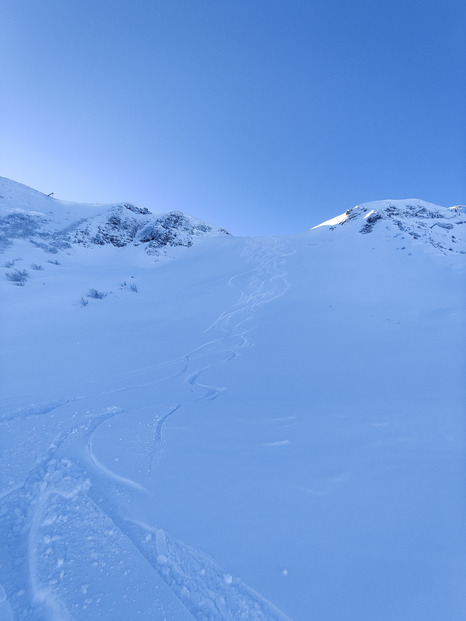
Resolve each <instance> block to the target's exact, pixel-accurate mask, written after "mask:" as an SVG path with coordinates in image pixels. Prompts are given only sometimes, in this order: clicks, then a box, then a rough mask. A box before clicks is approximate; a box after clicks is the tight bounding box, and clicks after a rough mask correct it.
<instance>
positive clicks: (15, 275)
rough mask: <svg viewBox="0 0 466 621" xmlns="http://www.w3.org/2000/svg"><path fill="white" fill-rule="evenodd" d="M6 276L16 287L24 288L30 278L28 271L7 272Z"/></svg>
mask: <svg viewBox="0 0 466 621" xmlns="http://www.w3.org/2000/svg"><path fill="white" fill-rule="evenodd" d="M5 276H6V277H7V278H8V280H11V282H14V283H15V285H18V286H19V287H22V286H23V285H24V283H25V282H26V280H27V279H28V278H29V274H28V273H27V271H26V270H14V271H13V272H5Z"/></svg>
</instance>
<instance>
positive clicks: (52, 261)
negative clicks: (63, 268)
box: [47, 259, 60, 265]
mask: <svg viewBox="0 0 466 621" xmlns="http://www.w3.org/2000/svg"><path fill="white" fill-rule="evenodd" d="M47 263H51V264H52V265H60V261H57V260H56V259H49V260H48V261H47Z"/></svg>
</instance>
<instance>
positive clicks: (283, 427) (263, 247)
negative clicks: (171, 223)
mask: <svg viewBox="0 0 466 621" xmlns="http://www.w3.org/2000/svg"><path fill="white" fill-rule="evenodd" d="M5 184H6V185H5ZM6 186H8V188H9V189H8V192H9V193H8V192H7V191H6V190H5V187H6ZM15 192H16V193H17V194H15ZM0 195H2V196H3V199H1V200H2V201H3V202H2V207H3V208H6V209H7V210H10V211H9V212H8V213H10V214H11V213H12V212H11V210H16V211H13V213H22V212H21V211H18V210H23V212H24V211H25V212H40V213H41V214H45V219H47V220H48V222H47V224H46V225H44V224H43V221H44V216H38V217H39V218H40V222H41V226H40V229H38V232H34V234H32V233H27V232H25V234H24V235H19V234H17V229H18V227H17V226H15V227H14V230H15V231H16V232H15V234H14V236H11V235H9V234H6V236H5V244H4V251H3V254H2V255H0V256H1V259H0V261H1V262H2V263H4V265H5V268H4V270H3V272H4V273H5V274H9V275H10V276H7V275H5V276H3V277H2V278H0V296H1V300H2V305H1V308H0V310H1V316H0V326H1V358H0V364H1V366H0V378H1V401H0V498H1V503H0V584H1V586H0V619H2V620H3V619H5V620H8V621H11V619H14V620H15V621H16V620H17V619H28V620H31V621H39V620H40V621H44V620H47V621H48V620H53V621H56V620H60V621H61V620H66V619H69V620H73V621H74V620H76V621H99V620H100V621H104V620H105V621H132V620H133V619H134V620H136V619H141V620H144V621H153V620H158V619H160V620H161V619H168V620H170V621H172V620H173V621H178V620H180V621H183V620H184V619H193V618H195V619H209V620H217V619H232V620H236V619H251V620H252V619H286V618H291V619H294V620H295V621H299V620H302V621H307V620H308V619H319V620H322V621H334V620H341V619H344V620H345V621H360V620H361V619H370V620H371V621H372V620H376V621H393V620H394V619H396V620H397V621H413V620H418V619H419V620H421V619H422V621H438V620H439V619H448V620H449V621H460V620H463V619H465V618H466V596H465V593H466V591H465V589H464V576H465V575H466V543H465V539H464V524H465V520H466V506H465V495H464V450H465V438H464V415H465V412H464V406H465V388H464V387H465V381H464V378H465V353H464V352H465V344H466V343H465V340H466V339H465V326H466V319H465V312H464V309H465V304H464V302H465V299H464V279H465V263H466V256H465V255H464V254H463V253H462V252H460V251H462V250H463V251H464V246H462V245H461V244H463V241H461V240H464V233H462V231H463V226H464V225H463V224H462V218H463V215H462V212H461V210H458V212H456V211H454V210H449V209H447V208H442V207H435V209H434V208H433V207H432V206H426V204H423V205H421V206H420V205H419V203H418V202H416V205H417V207H416V208H415V209H416V211H417V210H419V209H420V208H421V207H425V208H426V209H429V210H432V211H434V212H435V213H438V214H440V215H441V216H442V217H437V218H434V216H432V215H430V216H429V219H427V218H423V216H422V214H421V215H420V214H419V213H413V212H412V211H411V208H410V207H408V206H407V205H409V204H414V202H413V201H407V202H405V203H402V202H400V203H396V204H395V203H394V201H389V203H391V204H394V205H395V207H396V209H397V214H396V217H395V216H393V213H392V212H391V211H388V213H387V210H386V208H387V209H388V208H389V204H388V203H384V202H381V203H377V204H376V205H375V206H374V205H367V204H366V205H364V206H361V207H358V208H356V209H355V210H352V211H350V214H348V218H346V219H345V221H344V222H343V224H342V225H338V224H335V223H333V224H329V225H327V226H320V227H318V228H316V229H313V230H311V231H309V232H306V233H303V234H300V235H296V236H287V237H275V238H272V237H264V238H234V237H232V236H229V235H224V234H218V235H217V234H215V235H210V234H209V235H206V236H202V237H198V236H197V235H195V234H194V236H193V237H192V238H190V239H196V240H198V242H199V243H195V244H194V245H193V246H192V247H189V248H186V249H182V251H179V252H177V251H176V250H175V249H173V248H170V250H169V255H170V256H172V257H175V258H174V259H173V260H164V261H158V262H154V259H153V257H152V256H148V253H147V252H145V248H146V247H147V246H146V242H143V241H142V240H141V239H140V237H138V236H139V235H141V231H142V230H143V229H138V233H137V235H136V236H135V237H133V239H132V241H131V242H130V243H127V244H126V245H118V244H117V245H115V244H114V243H112V242H111V241H110V243H105V244H103V245H100V244H95V243H91V241H90V240H91V239H95V237H96V231H98V230H99V226H100V227H102V222H106V221H108V218H109V217H112V216H111V215H110V216H109V213H110V212H109V211H108V208H105V209H103V208H101V207H92V206H90V207H86V208H84V207H76V208H75V207H73V206H72V205H71V204H62V203H58V202H54V201H53V199H49V198H47V197H44V195H42V194H39V193H35V192H34V191H33V190H30V189H28V188H25V187H24V186H18V185H16V184H14V183H13V182H7V181H5V182H4V186H3V190H2V191H1V192H0ZM14 196H16V198H14ZM20 196H21V200H19V197H20ZM49 202H50V204H51V205H52V206H51V207H50V209H49V211H53V210H54V209H56V210H57V212H58V213H57V214H55V213H48V212H47V209H48V204H49ZM62 205H66V207H65V206H62ZM112 209H116V210H117V213H119V214H120V215H121V216H122V215H123V214H125V215H127V216H128V217H129V218H133V216H134V217H135V218H139V215H140V216H141V218H146V217H147V218H149V217H152V216H150V214H144V213H142V214H138V213H137V212H134V211H131V210H128V209H127V208H126V207H124V206H113V207H111V208H110V210H112ZM364 209H365V210H366V211H363V210H364ZM372 209H374V210H375V212H377V213H379V214H382V218H381V219H379V220H376V221H375V223H374V226H373V227H372V228H371V231H370V234H364V233H361V229H362V228H363V227H365V226H366V224H371V222H370V221H369V218H370V217H371V215H372V214H371V215H369V216H368V214H369V212H370V211H371V210H372ZM390 209H391V208H390ZM63 210H65V211H63ZM66 210H69V211H68V213H67V212H66ZM86 210H87V211H86ZM118 210H119V211H118ZM126 212H128V213H127V214H126ZM375 212H374V213H375ZM113 213H115V212H113ZM353 213H354V214H356V215H355V216H354V217H349V216H351V215H352V214H353ZM359 214H361V215H359ZM29 215H31V214H30V213H29ZM32 215H34V214H32ZM364 216H368V217H366V218H365V217H364ZM6 217H8V214H7V216H6ZM155 217H156V218H158V217H159V216H158V215H157V216H155ZM66 218H68V220H67V219H66ZM188 219H189V221H190V222H196V221H194V220H191V219H190V218H188ZM80 220H81V221H82V220H85V221H86V223H84V224H83V226H84V227H89V228H88V231H89V234H88V235H87V237H86V240H85V242H86V243H79V242H78V243H75V241H74V240H75V238H74V235H75V234H76V231H77V230H78V228H79V227H76V226H75V223H76V222H77V221H80ZM395 220H396V221H400V222H401V223H402V226H403V230H402V229H401V228H400V226H399V225H398V224H397V223H396V222H395ZM27 221H28V222H30V220H29V219H28V220H27ZM138 221H139V220H138ZM368 221H369V222H368ZM436 222H439V223H441V224H453V226H454V228H453V229H451V228H445V227H439V226H431V225H433V224H434V223H436ZM69 225H71V226H72V233H70V237H69V238H67V239H65V238H64V237H63V234H62V233H60V235H62V237H61V239H65V241H66V243H67V244H69V245H66V246H65V247H63V248H60V247H58V246H56V245H55V241H56V239H57V238H56V237H54V235H55V233H54V232H56V231H61V232H63V230H64V229H66V228H67V227H68V226H69ZM423 225H424V228H423ZM79 226H81V225H79ZM418 226H419V227H421V228H420V229H419V230H418ZM124 228H125V227H122V229H123V230H120V229H119V227H116V228H115V230H114V233H115V234H117V233H118V239H119V240H120V239H122V238H124V236H125V235H126V232H125V230H124ZM437 229H438V230H437ZM83 230H84V229H83ZM100 230H102V229H100ZM419 231H420V232H419ZM44 232H45V234H46V235H49V237H45V238H44V237H41V233H44ZM212 232H213V233H217V232H219V230H218V229H214V228H213V230H212ZM411 233H416V234H418V233H419V236H418V237H416V236H415V235H413V234H411ZM437 233H438V234H439V235H450V236H452V235H454V236H455V239H456V240H458V241H457V242H456V244H454V242H453V241H452V240H451V238H450V239H449V240H448V242H447V238H446V237H442V238H438V237H432V235H437ZM120 235H121V237H120ZM462 235H463V237H462ZM432 239H433V241H434V242H435V243H434V244H433V243H432ZM31 240H32V243H31ZM135 240H136V241H135ZM42 242H43V243H44V244H45V245H44V246H42V245H41V244H42ZM147 243H149V242H147ZM450 246H451V247H452V248H453V247H454V248H455V250H456V251H450V250H449V247H450ZM16 271H17V272H19V273H20V274H22V273H23V272H26V275H25V276H24V278H23V279H22V280H21V279H20V280H19V281H18V280H15V279H14V278H13V277H12V276H11V274H12V273H15V272H16ZM18 284H19V285H22V286H16V285H18Z"/></svg>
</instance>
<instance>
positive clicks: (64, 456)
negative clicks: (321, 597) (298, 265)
mask: <svg viewBox="0 0 466 621" xmlns="http://www.w3.org/2000/svg"><path fill="white" fill-rule="evenodd" d="M290 254H293V251H290V250H289V249H287V248H286V247H285V244H284V242H283V241H282V240H280V239H278V238H267V239H251V240H248V242H247V244H246V248H245V251H244V257H245V259H246V261H247V262H248V263H250V264H251V268H250V269H248V270H247V271H245V272H242V273H239V274H236V275H234V276H233V277H232V278H230V280H229V282H228V285H229V286H230V287H233V288H235V289H236V290H237V291H238V294H239V297H238V299H237V301H236V302H235V303H234V304H233V305H232V306H231V307H230V308H228V309H227V310H225V311H224V312H223V313H221V314H220V315H219V316H218V317H217V319H216V320H215V321H214V322H213V323H212V325H210V326H209V327H208V328H206V330H205V334H206V335H209V336H210V339H209V340H206V342H204V343H203V344H201V345H200V346H199V347H197V348H196V349H194V350H192V351H190V352H188V353H186V354H184V355H183V356H181V357H180V358H179V359H176V360H170V361H167V362H166V363H164V364H162V365H154V369H155V368H157V369H160V368H163V367H164V366H165V367H166V368H167V370H169V369H170V368H172V367H175V370H174V371H173V369H172V371H171V372H169V373H168V375H163V376H162V377H156V379H154V380H149V381H147V382H143V383H142V384H137V383H131V384H129V385H126V386H123V387H119V388H118V389H116V390H111V391H107V392H101V393H100V395H99V396H101V397H102V396H106V397H108V399H110V397H117V396H118V393H119V392H121V391H127V390H133V389H137V388H138V387H139V386H142V385H144V386H147V385H151V384H152V383H153V384H154V386H155V385H156V384H158V383H160V382H164V381H165V380H168V379H170V380H173V379H176V380H177V381H179V382H182V383H183V384H184V385H185V386H187V387H188V388H189V390H190V391H191V399H190V400H185V401H181V402H179V403H175V404H173V405H172V406H170V407H169V408H167V411H166V413H165V414H163V415H162V416H157V417H155V418H154V435H153V438H152V446H151V449H150V453H151V454H150V461H151V463H153V462H154V460H156V458H158V457H159V456H160V453H161V452H162V451H163V435H164V427H165V425H166V424H167V421H168V420H169V419H170V418H171V417H172V416H174V415H175V414H176V413H177V412H179V410H180V409H181V408H183V407H184V406H185V405H189V403H192V402H194V401H201V400H212V399H216V398H219V397H220V396H221V394H222V393H223V392H224V390H225V388H224V387H222V386H215V385H209V384H207V383H202V382H201V381H200V378H201V376H202V375H203V374H205V373H206V372H207V371H208V370H209V369H211V368H213V367H217V366H219V365H225V364H227V363H230V362H232V361H233V360H235V359H236V358H238V357H239V356H241V355H242V350H244V349H245V348H247V347H249V346H250V345H251V344H252V341H251V339H250V336H249V333H250V332H251V331H252V330H253V327H254V322H255V321H256V313H257V310H258V308H259V307H260V306H262V305H265V304H268V303H271V302H273V301H274V300H276V299H278V298H279V297H281V296H283V295H284V294H285V293H286V291H287V289H288V288H289V283H288V281H287V280H286V272H285V270H284V269H283V267H282V265H283V263H284V261H285V259H286V257H287V256H289V255H290ZM147 370H150V368H149V369H147V368H146V369H144V371H145V372H146V371H147ZM130 376H133V377H134V378H137V371H134V372H131V373H130V374H127V375H125V378H126V379H127V380H128V379H130ZM122 379H123V378H122ZM94 396H95V395H94V394H93V395H87V396H82V395H80V396H73V397H70V398H68V399H66V400H61V401H51V402H48V403H45V404H43V405H34V406H29V407H27V408H24V409H22V410H15V411H13V412H10V413H8V412H6V413H4V414H2V416H1V418H0V425H1V424H3V423H4V422H7V423H8V422H10V421H12V420H15V419H18V418H27V417H34V416H37V417H40V416H45V415H47V414H48V413H49V412H51V411H54V412H58V413H59V412H60V410H63V409H64V408H65V410H66V409H68V410H69V409H70V408H74V407H76V405H75V404H78V406H80V411H79V416H77V417H76V415H75V417H74V418H71V419H67V420H68V427H67V428H66V429H65V430H61V431H60V432H59V433H58V434H57V437H56V438H55V439H54V441H53V442H52V443H51V444H50V446H49V448H48V450H47V451H46V453H45V454H43V455H42V457H40V458H39V459H37V461H36V464H35V465H34V467H33V468H32V469H31V470H30V471H29V473H28V474H27V476H26V477H25V479H24V482H23V483H22V484H21V485H20V486H16V487H14V488H11V489H8V490H6V491H3V490H0V498H1V500H2V504H1V507H0V583H1V584H3V587H4V589H5V593H6V595H7V600H6V601H4V602H2V603H0V616H1V613H2V610H3V609H2V608H1V606H2V605H3V606H4V607H5V606H6V605H7V606H8V613H9V615H10V616H9V617H8V616H6V618H12V619H14V620H16V619H21V618H27V619H30V620H31V621H66V620H67V619H70V620H73V619H75V618H78V617H77V616H76V614H75V611H76V610H77V608H78V603H79V606H81V608H83V609H84V608H85V602H86V601H88V600H87V599H86V598H85V595H86V590H85V589H84V587H83V589H82V591H83V592H82V593H79V592H77V589H76V585H74V584H73V579H72V566H73V553H74V551H73V549H71V546H70V544H69V542H68V541H67V540H66V538H67V537H69V538H76V537H78V535H79V534H81V536H82V539H85V535H86V533H88V532H90V531H86V528H88V523H87V522H86V519H87V520H88V521H89V522H90V521H91V517H92V518H93V520H92V523H93V525H95V524H97V526H94V528H101V529H102V532H103V533H104V535H105V533H107V532H113V530H112V529H115V532H118V533H119V534H118V536H120V537H124V538H126V539H127V540H129V542H130V545H132V546H134V547H135V548H137V550H138V551H139V553H140V554H141V555H142V556H143V557H144V558H145V559H146V561H147V562H148V564H149V565H150V566H151V567H152V568H153V569H154V570H155V572H157V574H158V575H159V576H160V578H162V580H163V581H164V583H165V584H166V585H167V586H168V587H169V589H171V591H172V592H173V593H174V594H175V596H176V597H177V598H178V600H179V601H180V602H181V603H182V605H183V606H184V607H185V608H186V610H187V611H189V613H190V614H191V615H192V617H194V618H196V619H206V620H215V619H244V620H247V619H251V620H252V619H276V620H279V619H281V620H285V619H287V617H286V615H284V614H283V613H282V612H281V611H280V610H278V609H277V608H276V607H274V606H273V605H272V604H271V603H270V602H268V601H267V600H265V599H264V598H263V597H262V596H260V595H259V594H258V593H256V592H255V591H253V590H252V589H250V588H249V587H248V586H246V585H245V584H244V583H243V582H242V581H241V580H240V579H239V578H237V577H234V576H232V575H230V574H228V573H227V572H226V571H225V570H224V569H222V568H221V567H219V566H218V565H217V564H216V563H215V561H214V560H213V559H211V558H210V557H209V556H207V555H206V554H204V553H202V552H200V551H198V550H195V549H194V548H192V547H190V546H188V545H186V544H184V543H182V542H180V541H177V540H175V539H174V538H172V537H171V536H170V535H169V534H168V533H167V532H166V531H165V530H163V529H162V528H159V527H158V526H157V525H156V523H155V521H156V518H154V516H153V515H151V518H150V521H149V522H148V520H147V519H146V516H145V514H144V512H143V511H140V510H139V509H138V508H134V507H138V506H141V505H143V506H147V504H148V503H149V502H150V500H151V496H150V493H149V492H148V491H147V489H146V488H145V487H144V486H143V485H141V484H140V483H138V482H137V481H134V480H131V479H129V478H126V477H123V476H121V475H119V474H117V473H116V472H114V471H113V470H111V469H109V468H108V467H107V466H105V465H104V464H102V463H101V462H100V461H99V459H98V457H97V455H96V454H95V451H94V435H95V433H96V431H97V430H98V429H99V428H100V427H101V426H102V425H103V423H105V422H106V421H108V420H109V419H111V418H112V417H115V416H124V414H125V412H124V410H122V409H121V408H119V407H118V406H115V405H108V406H106V407H103V408H97V409H94V410H92V409H91V410H87V411H83V406H84V405H85V403H86V402H87V401H89V400H90V401H91V402H92V398H93V397H94ZM65 414H66V411H65ZM76 507H81V510H82V509H83V508H84V511H86V516H88V517H86V519H85V520H82V521H81V522H80V521H78V520H77V513H76V511H77V509H76ZM82 522H84V523H82ZM69 524H73V526H74V528H75V529H76V532H72V531H71V530H70V527H69V526H68V525H69ZM64 533H65V534H66V537H65V535H64ZM98 533H99V534H101V531H100V530H99V531H98ZM114 536H116V535H114ZM89 538H90V536H89V535H88V536H87V539H89ZM85 545H86V544H83V546H84V547H85ZM57 550H58V551H57ZM109 553H110V555H113V556H114V557H115V559H116V558H117V557H118V555H119V554H120V553H119V552H118V549H117V547H116V546H115V547H114V548H112V549H110V550H109ZM90 555H91V556H92V555H94V556H95V557H96V559H97V552H96V550H95V549H92V550H90ZM95 562H96V563H100V562H102V563H103V564H104V565H105V563H104V562H103V561H102V559H101V558H100V557H99V558H98V559H97V560H96V561H95ZM73 587H74V589H73ZM64 593H65V595H63V594H64ZM73 598H74V599H73ZM78 600H79V602H78ZM94 601H96V600H94ZM77 602H78V603H77ZM5 610H6V608H5ZM99 618H100V617H99ZM102 618H108V617H102Z"/></svg>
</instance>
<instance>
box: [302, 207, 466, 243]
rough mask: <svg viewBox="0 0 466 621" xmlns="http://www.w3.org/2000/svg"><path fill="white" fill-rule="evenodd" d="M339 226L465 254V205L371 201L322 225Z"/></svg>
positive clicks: (320, 225)
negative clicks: (410, 239)
mask: <svg viewBox="0 0 466 621" xmlns="http://www.w3.org/2000/svg"><path fill="white" fill-rule="evenodd" d="M336 225H343V226H345V228H351V229H352V230H353V231H355V232H359V233H361V234H362V235H367V234H369V233H373V232H374V231H378V232H383V231H384V232H385V233H387V234H389V235H390V236H396V237H398V236H401V237H403V238H404V237H405V236H409V237H410V238H412V239H413V240H417V241H419V242H420V243H425V244H427V245H431V246H433V247H435V248H437V249H439V250H440V251H441V252H443V253H448V252H454V253H460V254H466V226H465V225H466V210H465V209H464V206H463V205H455V206H454V207H450V208H448V207H441V206H440V205H434V204H433V203H428V202H426V201H422V200H420V199H417V198H414V199H405V200H383V201H372V202H368V203H362V204H361V205H356V207H353V208H352V209H348V210H347V211H346V212H345V213H343V214H340V215H339V216H336V217H335V218H332V219H330V220H327V221H325V222H322V223H321V224H318V225H317V226H315V227H313V229H317V228H319V227H322V226H328V227H330V230H334V227H335V226H336Z"/></svg>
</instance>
